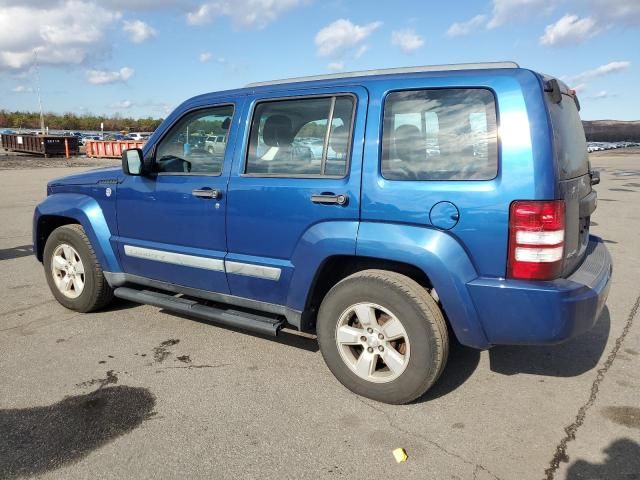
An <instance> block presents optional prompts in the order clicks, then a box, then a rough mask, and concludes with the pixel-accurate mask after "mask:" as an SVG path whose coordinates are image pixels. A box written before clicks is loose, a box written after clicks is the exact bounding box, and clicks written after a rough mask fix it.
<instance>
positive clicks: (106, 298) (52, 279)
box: [43, 225, 113, 312]
mask: <svg viewBox="0 0 640 480" xmlns="http://www.w3.org/2000/svg"><path fill="white" fill-rule="evenodd" d="M43 265H44V271H45V276H46V277H47V283H48V284H49V288H50V289H51V292H52V293H53V296H54V297H55V298H56V300H58V302H59V303H60V304H61V305H63V306H65V307H67V308H69V309H71V310H76V311H78V312H91V311H94V310H98V309H100V308H102V307H104V306H105V305H107V304H108V303H109V302H110V301H111V299H112V298H113V290H112V289H111V287H109V285H108V283H107V281H106V279H105V278H104V274H103V273H102V267H101V266H100V263H99V262H98V259H97V257H96V254H95V251H94V250H93V247H92V246H91V242H90V241H89V239H88V238H87V235H86V233H85V231H84V229H83V228H82V226H80V225H64V226H62V227H59V228H57V229H55V230H54V231H53V232H52V233H51V235H49V238H48V239H47V243H46V244H45V246H44V255H43Z"/></svg>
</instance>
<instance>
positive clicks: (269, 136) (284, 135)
mask: <svg viewBox="0 0 640 480" xmlns="http://www.w3.org/2000/svg"><path fill="white" fill-rule="evenodd" d="M292 130H293V127H292V125H291V119H290V118H289V117H287V116H286V115H272V116H270V117H269V118H267V121H266V122H264V128H263V130H262V139H263V140H264V143H266V144H267V145H268V146H270V147H280V146H283V145H290V144H291V142H292V140H293V131H292Z"/></svg>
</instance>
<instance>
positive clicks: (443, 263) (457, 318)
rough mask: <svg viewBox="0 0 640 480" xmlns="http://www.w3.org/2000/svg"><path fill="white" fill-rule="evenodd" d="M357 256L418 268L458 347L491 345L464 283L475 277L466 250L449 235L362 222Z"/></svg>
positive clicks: (485, 346)
mask: <svg viewBox="0 0 640 480" xmlns="http://www.w3.org/2000/svg"><path fill="white" fill-rule="evenodd" d="M381 254H384V255H381ZM356 255H358V256H367V257H373V258H380V259H384V260H395V261H398V262H404V263H408V264H411V265H415V266H416V267H418V268H420V269H421V270H422V271H423V272H424V273H425V274H426V275H427V276H428V277H429V279H430V280H431V283H432V285H433V287H434V288H435V289H436V292H437V293H438V297H439V298H440V301H441V303H442V306H443V307H444V310H445V312H446V313H447V317H448V319H449V322H450V324H451V327H452V328H453V330H454V332H455V334H456V337H457V338H458V340H459V341H460V343H462V344H464V345H467V346H470V347H474V348H479V349H485V348H488V347H489V346H490V345H491V344H490V343H489V341H488V340H487V336H486V334H485V332H484V329H483V327H482V323H481V321H480V319H479V316H478V314H477V311H476V308H475V305H474V303H473V300H472V298H471V295H470V294H469V291H468V289H467V283H468V282H470V281H472V280H475V279H476V278H477V277H478V274H477V272H476V269H475V267H474V266H473V264H472V262H471V260H470V259H469V256H468V255H467V253H466V252H465V250H464V249H463V248H462V246H461V245H460V244H459V243H458V242H457V241H456V240H455V238H454V237H452V236H451V235H450V234H448V233H445V232H443V231H440V230H435V229H432V228H425V227H417V226H410V225H399V224H389V223H380V222H362V223H361V224H360V229H359V231H358V240H357V246H356Z"/></svg>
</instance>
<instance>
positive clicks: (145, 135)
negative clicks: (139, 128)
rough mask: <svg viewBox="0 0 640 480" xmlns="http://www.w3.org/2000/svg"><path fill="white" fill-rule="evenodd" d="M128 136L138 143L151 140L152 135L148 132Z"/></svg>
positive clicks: (132, 133) (133, 133)
mask: <svg viewBox="0 0 640 480" xmlns="http://www.w3.org/2000/svg"><path fill="white" fill-rule="evenodd" d="M128 136H129V137H131V138H132V139H134V140H135V141H136V142H146V141H147V140H149V137H150V136H151V134H150V133H148V132H131V133H129V135H128Z"/></svg>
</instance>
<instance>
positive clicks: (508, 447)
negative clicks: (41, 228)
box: [0, 150, 640, 479]
mask: <svg viewBox="0 0 640 480" xmlns="http://www.w3.org/2000/svg"><path fill="white" fill-rule="evenodd" d="M591 162H592V165H593V166H594V167H595V168H596V169H599V170H601V172H602V183H601V184H600V185H599V186H598V187H597V191H598V195H599V204H598V209H597V211H596V213H595V215H594V217H593V221H594V223H593V225H594V226H593V227H592V233H594V234H596V235H600V236H602V237H603V238H604V239H606V241H607V242H608V247H609V249H610V251H611V253H612V255H613V259H614V279H613V284H612V288H611V293H610V295H609V300H608V304H607V308H606V309H605V310H604V312H603V314H602V316H601V318H600V319H599V321H598V323H597V325H596V326H595V328H594V329H593V330H592V331H590V332H588V333H587V334H585V335H582V336H581V337H579V338H576V339H574V340H572V341H570V342H569V343H566V344H564V345H560V346H555V347H528V348H525V347H500V348H495V349H492V350H490V351H484V352H478V351H474V350H471V349H467V348H463V347H460V346H455V347H454V348H453V350H452V352H451V354H450V358H449V363H448V366H447V368H446V370H445V372H444V374H443V376H442V378H441V379H440V381H439V382H438V384H437V385H436V386H435V387H434V388H433V389H432V390H431V391H430V392H428V393H427V395H426V396H425V397H423V398H422V399H420V400H419V401H417V402H416V403H414V404H411V405H406V406H400V407H399V406H390V405H384V404H379V403H375V402H373V401H370V400H367V399H363V398H359V397H357V396H355V395H354V394H352V393H350V392H349V391H347V390H346V389H345V388H344V387H342V386H341V385H340V384H339V383H338V382H337V380H335V379H334V378H333V376H332V375H331V373H330V372H329V371H328V369H327V368H326V367H325V366H324V363H323V361H322V358H321V355H320V352H319V351H318V347H317V344H316V342H315V341H314V340H313V339H310V338H303V337H299V336H294V335H290V334H284V335H282V336H281V337H279V338H278V339H276V340H274V339H267V338H262V337H259V336H255V335H251V334H246V333H241V332H237V331H233V330H229V329H225V328H219V327H216V326H213V325H209V324H206V323H204V322H200V321H196V320H192V319H188V318H184V317H180V316H176V315H174V314H171V313H168V312H164V311H161V310H159V309H158V308H154V307H150V306H139V305H135V304H130V303H126V302H122V301H118V302H116V303H114V304H113V305H112V306H111V308H109V309H108V310H105V311H102V312H99V313H94V314H84V315H83V314H77V313H74V312H71V311H69V310H66V309H64V308H63V307H62V306H60V305H59V304H58V303H57V302H55V301H54V299H53V297H52V296H51V294H50V292H49V290H48V288H47V285H46V282H45V279H44V275H43V272H42V266H41V265H40V264H39V263H38V262H37V261H36V260H35V258H34V257H33V256H32V255H31V215H32V212H33V207H34V206H35V204H36V203H38V202H39V201H40V200H41V199H42V198H43V196H44V194H45V184H46V182H47V181H48V180H49V179H51V178H54V177H57V176H61V175H65V174H69V173H74V172H78V171H82V170H84V169H86V168H87V167H66V168H55V167H50V165H51V164H46V165H42V166H40V168H33V167H36V166H38V164H37V163H28V162H27V163H26V165H27V167H28V168H17V167H19V166H20V165H14V164H12V165H9V163H8V162H6V163H4V164H3V159H2V158H0V292H2V298H1V300H0V478H20V477H28V476H37V477H38V478H70V479H76V478H78V479H84V478H208V479H212V478H213V479H216V478H273V479H280V478H309V479H317V478H358V479H362V478H402V479H408V478H419V479H471V478H474V479H496V478H499V479H552V478H555V479H582V478H584V479H587V478H588V479H596V478H602V479H633V478H636V479H637V478H640V408H638V407H640V368H639V367H640V325H639V323H640V319H639V318H638V316H640V313H638V306H639V303H640V150H636V151H631V150H627V151H620V150H618V151H609V152H598V153H597V154H593V155H592V156H591ZM112 163H113V162H112ZM54 165H55V163H54ZM3 168H6V169H3ZM397 447H403V448H405V449H406V451H407V453H408V455H409V459H408V461H407V462H406V463H403V464H396V463H395V461H394V459H393V456H392V453H391V452H392V450H393V449H394V448H397Z"/></svg>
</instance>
